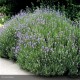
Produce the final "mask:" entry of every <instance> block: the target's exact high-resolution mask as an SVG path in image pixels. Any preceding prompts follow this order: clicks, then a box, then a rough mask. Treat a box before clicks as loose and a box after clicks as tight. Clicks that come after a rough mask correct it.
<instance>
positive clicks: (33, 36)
mask: <svg viewBox="0 0 80 80" xmlns="http://www.w3.org/2000/svg"><path fill="white" fill-rule="evenodd" d="M69 21H70V20H69V19H67V18H66V17H65V16H64V15H62V14H61V13H60V12H59V11H58V12H56V11H55V10H50V9H37V10H35V12H33V13H25V12H23V13H22V12H21V13H20V14H18V15H16V16H15V17H13V18H12V19H11V20H10V21H8V24H7V23H5V30H6V31H7V30H8V31H9V32H8V31H7V32H5V34H4V36H5V38H4V37H3V36H2V35H1V36H2V37H1V38H0V44H3V42H4V44H5V43H7V45H6V48H7V46H8V44H9V46H8V47H9V49H10V50H9V51H10V52H11V53H10V52H9V51H8V50H7V53H8V54H9V53H10V54H9V55H11V54H12V55H14V56H15V58H16V59H17V62H18V63H19V65H20V66H21V67H22V68H23V69H25V70H29V71H30V72H33V73H35V74H37V75H45V76H50V75H52V76H54V75H79V73H80V67H79V65H80V54H79V53H80V29H79V27H75V26H74V25H73V26H72V24H70V22H69ZM10 28H11V30H10ZM2 34H3V33H2ZM9 35H11V36H9ZM9 38H10V39H9ZM1 39H2V41H3V42H1ZM8 39H9V40H8ZM4 46H5V45H3V46H0V53H1V55H2V54H3V55H5V56H6V55H8V54H6V52H5V53H4V52H2V49H4V50H5V49H6V48H5V47H4ZM9 57H10V56H9Z"/></svg>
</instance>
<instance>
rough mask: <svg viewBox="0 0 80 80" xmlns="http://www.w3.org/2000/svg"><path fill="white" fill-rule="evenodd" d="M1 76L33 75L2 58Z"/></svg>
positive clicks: (0, 64) (0, 65)
mask: <svg viewBox="0 0 80 80" xmlns="http://www.w3.org/2000/svg"><path fill="white" fill-rule="evenodd" d="M0 75H31V74H30V73H28V72H25V71H24V70H22V69H21V68H20V66H19V65H18V64H16V63H14V62H12V61H10V60H7V59H2V58H0Z"/></svg>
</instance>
